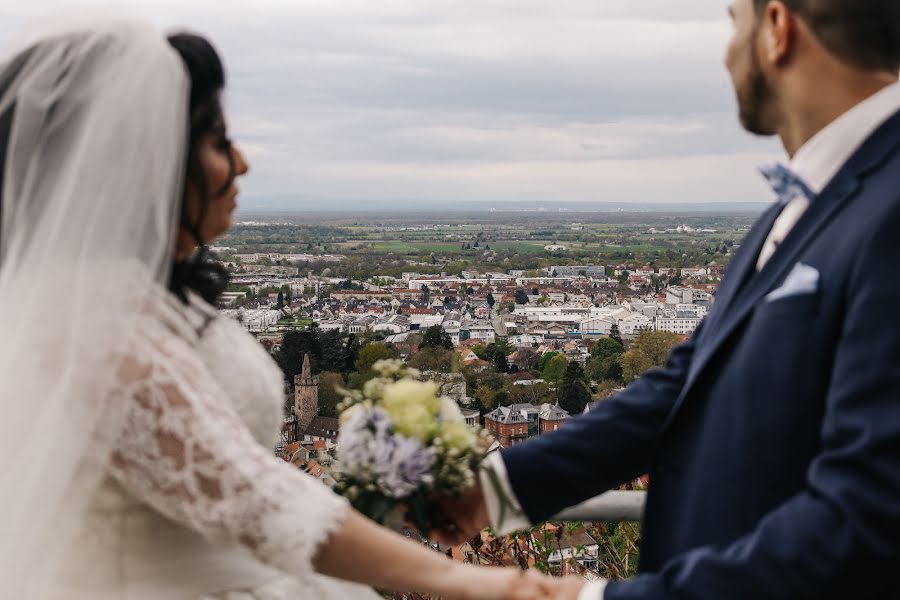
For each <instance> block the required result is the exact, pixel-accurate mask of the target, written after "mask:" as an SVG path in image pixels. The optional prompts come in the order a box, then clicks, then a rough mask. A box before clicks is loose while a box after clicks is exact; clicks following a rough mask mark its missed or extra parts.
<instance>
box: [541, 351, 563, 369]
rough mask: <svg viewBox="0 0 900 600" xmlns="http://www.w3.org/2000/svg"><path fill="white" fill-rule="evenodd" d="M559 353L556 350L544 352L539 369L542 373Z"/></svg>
mask: <svg viewBox="0 0 900 600" xmlns="http://www.w3.org/2000/svg"><path fill="white" fill-rule="evenodd" d="M557 354H559V352H557V351H556V350H553V351H551V352H544V354H542V355H541V357H540V358H539V359H538V364H537V369H538V371H540V372H541V373H543V372H544V369H546V368H547V365H548V364H550V361H551V360H553V357H554V356H556V355H557Z"/></svg>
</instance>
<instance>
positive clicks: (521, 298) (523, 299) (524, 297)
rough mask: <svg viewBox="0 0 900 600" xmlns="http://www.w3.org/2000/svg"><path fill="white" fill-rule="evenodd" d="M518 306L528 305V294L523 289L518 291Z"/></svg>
mask: <svg viewBox="0 0 900 600" xmlns="http://www.w3.org/2000/svg"><path fill="white" fill-rule="evenodd" d="M516 304H528V294H527V293H525V290H523V289H522V288H518V289H517V290H516Z"/></svg>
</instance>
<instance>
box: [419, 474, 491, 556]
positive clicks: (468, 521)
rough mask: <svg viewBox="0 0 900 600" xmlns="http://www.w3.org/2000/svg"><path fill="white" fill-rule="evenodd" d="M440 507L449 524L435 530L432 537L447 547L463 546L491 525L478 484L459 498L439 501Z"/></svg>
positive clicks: (445, 498)
mask: <svg viewBox="0 0 900 600" xmlns="http://www.w3.org/2000/svg"><path fill="white" fill-rule="evenodd" d="M438 507H439V509H440V510H441V512H442V513H443V515H444V518H445V521H446V523H447V524H446V525H444V526H442V527H440V528H439V529H435V530H433V531H432V532H431V537H433V538H434V539H435V540H436V541H438V542H440V543H442V544H444V545H445V546H457V545H459V544H462V543H463V542H466V541H468V540H470V539H472V538H473V537H475V535H477V534H478V533H480V532H481V530H482V529H485V528H486V527H488V526H489V525H490V517H489V516H488V511H487V505H486V504H485V502H484V493H483V492H482V490H481V485H480V484H478V483H476V484H475V485H474V486H472V487H471V488H469V489H468V490H466V491H464V492H463V493H462V495H461V496H459V497H451V496H447V497H444V498H441V499H439V500H438Z"/></svg>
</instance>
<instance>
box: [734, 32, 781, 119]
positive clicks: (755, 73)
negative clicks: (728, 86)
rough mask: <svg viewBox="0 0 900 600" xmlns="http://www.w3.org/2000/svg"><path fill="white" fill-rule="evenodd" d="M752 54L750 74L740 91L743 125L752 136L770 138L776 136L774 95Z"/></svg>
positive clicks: (740, 109)
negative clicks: (773, 112)
mask: <svg viewBox="0 0 900 600" xmlns="http://www.w3.org/2000/svg"><path fill="white" fill-rule="evenodd" d="M748 51H749V52H750V65H751V67H750V73H749V74H748V75H747V77H746V79H745V85H744V86H743V87H742V89H741V90H738V93H737V98H738V110H739V115H740V120H741V125H742V126H743V127H744V129H746V130H747V131H749V132H750V133H752V134H755V135H763V136H770V135H775V133H777V132H776V130H775V125H774V124H773V123H771V121H772V119H771V113H772V101H773V96H774V94H773V93H772V88H771V86H770V85H769V82H768V80H766V76H765V74H764V73H763V71H762V68H761V67H760V65H759V59H758V58H757V56H756V54H755V53H754V52H753V50H752V48H748Z"/></svg>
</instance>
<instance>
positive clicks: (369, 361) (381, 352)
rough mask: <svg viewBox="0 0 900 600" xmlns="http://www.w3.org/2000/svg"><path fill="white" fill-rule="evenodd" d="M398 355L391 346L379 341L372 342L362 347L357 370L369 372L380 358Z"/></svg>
mask: <svg viewBox="0 0 900 600" xmlns="http://www.w3.org/2000/svg"><path fill="white" fill-rule="evenodd" d="M396 357H397V355H396V354H395V353H394V351H393V350H392V349H391V348H388V347H387V346H385V345H384V344H381V343H379V342H372V343H369V344H366V345H365V346H363V347H362V348H361V349H360V351H359V358H357V359H356V365H355V366H356V370H357V371H359V372H360V373H367V372H369V371H370V370H371V369H372V365H374V364H375V363H376V362H378V361H379V360H384V359H388V358H396Z"/></svg>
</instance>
